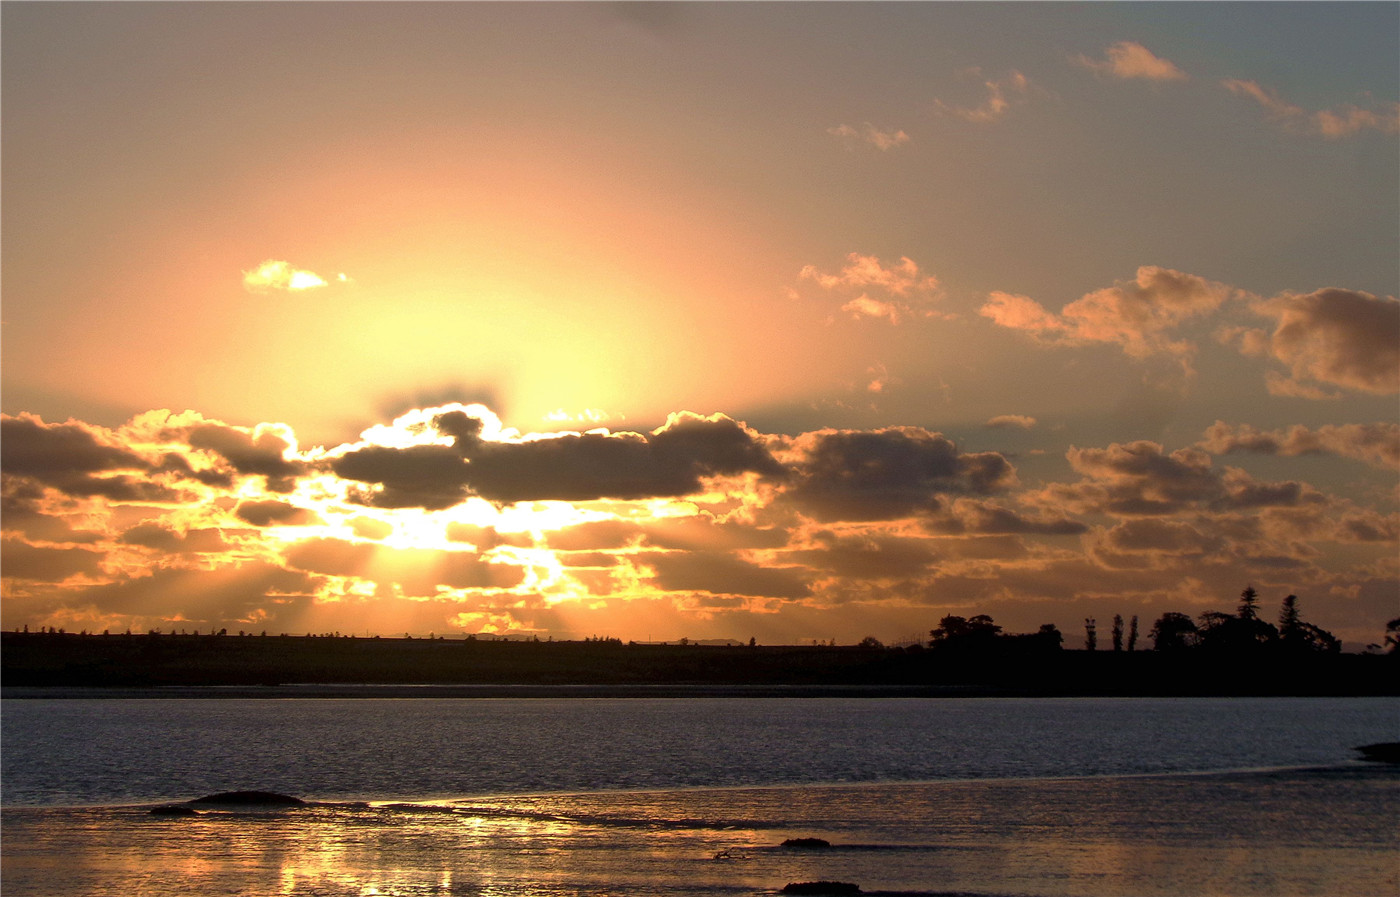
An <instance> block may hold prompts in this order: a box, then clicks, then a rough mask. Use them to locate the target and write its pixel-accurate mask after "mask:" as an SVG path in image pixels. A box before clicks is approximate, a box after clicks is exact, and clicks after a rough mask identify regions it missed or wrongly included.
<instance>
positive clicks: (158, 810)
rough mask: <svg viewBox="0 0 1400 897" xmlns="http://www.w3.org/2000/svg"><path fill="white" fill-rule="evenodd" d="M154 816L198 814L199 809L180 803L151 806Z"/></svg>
mask: <svg viewBox="0 0 1400 897" xmlns="http://www.w3.org/2000/svg"><path fill="white" fill-rule="evenodd" d="M151 815H152V816H198V815H199V811H198V810H196V809H195V808H194V807H185V806H181V805H180V804H165V805H164V806H159V807H151Z"/></svg>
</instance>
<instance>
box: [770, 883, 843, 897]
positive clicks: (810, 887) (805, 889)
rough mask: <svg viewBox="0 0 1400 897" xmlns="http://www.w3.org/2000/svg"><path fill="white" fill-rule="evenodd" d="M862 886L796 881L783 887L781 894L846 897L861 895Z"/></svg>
mask: <svg viewBox="0 0 1400 897" xmlns="http://www.w3.org/2000/svg"><path fill="white" fill-rule="evenodd" d="M860 892H861V891H860V885H853V884H851V883H850V882H848V881H794V882H790V883H789V884H786V885H784V886H783V889H782V890H781V891H779V892H778V893H780V894H819V895H823V897H844V895H846V894H859V893H860Z"/></svg>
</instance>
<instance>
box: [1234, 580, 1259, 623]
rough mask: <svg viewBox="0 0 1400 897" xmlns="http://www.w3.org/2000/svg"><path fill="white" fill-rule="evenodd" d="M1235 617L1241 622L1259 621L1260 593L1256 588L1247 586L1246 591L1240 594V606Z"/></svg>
mask: <svg viewBox="0 0 1400 897" xmlns="http://www.w3.org/2000/svg"><path fill="white" fill-rule="evenodd" d="M1235 615H1236V616H1238V617H1239V618H1240V619H1241V620H1257V619H1259V593H1258V592H1256V591H1255V590H1254V586H1245V587H1244V591H1243V592H1240V606H1239V608H1238V609H1237V610H1236V611H1235Z"/></svg>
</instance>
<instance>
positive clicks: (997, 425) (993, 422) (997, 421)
mask: <svg viewBox="0 0 1400 897" xmlns="http://www.w3.org/2000/svg"><path fill="white" fill-rule="evenodd" d="M1035 424H1036V420H1035V418H1033V417H1031V416H1030V415H1029V414H998V415H997V416H996V417H993V418H990V419H989V420H988V421H987V423H986V426H988V427H990V428H991V429H993V430H999V429H1015V430H1029V429H1031V428H1032V427H1034V426H1035Z"/></svg>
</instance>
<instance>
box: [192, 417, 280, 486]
mask: <svg viewBox="0 0 1400 897" xmlns="http://www.w3.org/2000/svg"><path fill="white" fill-rule="evenodd" d="M185 438H186V439H187V440H188V442H189V444H190V447H191V448H197V449H204V450H206V451H211V452H214V453H216V454H218V455H220V456H222V457H223V458H224V460H226V461H227V462H228V463H229V464H230V465H231V466H232V467H233V469H234V470H235V471H237V472H238V473H241V474H245V475H254V476H263V477H266V478H267V488H268V489H269V490H270V491H272V492H291V491H292V489H293V488H295V484H296V478H297V477H298V476H300V475H301V474H302V473H304V472H305V470H306V465H304V464H302V463H301V462H299V461H288V460H287V459H286V458H284V457H283V453H284V452H286V451H287V449H289V448H291V444H290V443H289V442H287V440H285V439H283V438H282V437H281V436H279V435H277V434H276V433H274V432H271V431H264V432H262V433H260V434H259V435H257V436H254V435H253V434H252V433H250V432H248V431H246V430H243V429H241V428H238V427H229V426H224V425H222V424H212V423H211V424H199V425H196V426H193V427H190V428H189V429H188V430H187V431H186V433H185Z"/></svg>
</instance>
